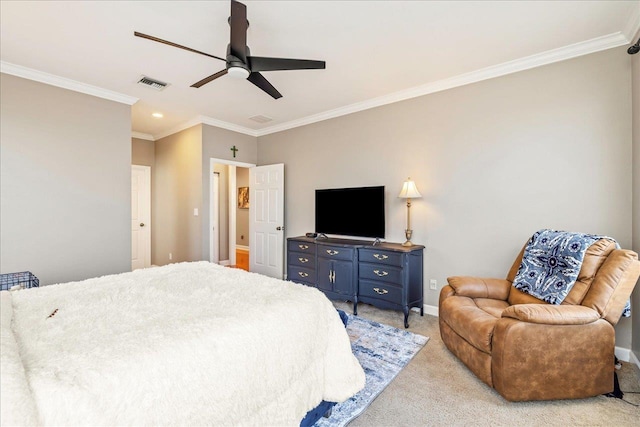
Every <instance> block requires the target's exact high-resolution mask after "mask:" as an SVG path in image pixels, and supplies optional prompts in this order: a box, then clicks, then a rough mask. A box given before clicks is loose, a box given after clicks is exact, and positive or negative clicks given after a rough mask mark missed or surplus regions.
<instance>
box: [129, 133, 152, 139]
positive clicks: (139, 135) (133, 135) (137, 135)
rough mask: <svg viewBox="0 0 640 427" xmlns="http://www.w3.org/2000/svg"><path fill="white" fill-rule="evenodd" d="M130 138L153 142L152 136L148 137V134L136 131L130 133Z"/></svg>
mask: <svg viewBox="0 0 640 427" xmlns="http://www.w3.org/2000/svg"><path fill="white" fill-rule="evenodd" d="M131 138H138V139H146V140H147V141H155V138H154V137H153V135H149V134H148V133H142V132H136V131H132V132H131Z"/></svg>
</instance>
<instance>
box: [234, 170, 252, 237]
mask: <svg viewBox="0 0 640 427" xmlns="http://www.w3.org/2000/svg"><path fill="white" fill-rule="evenodd" d="M248 186H249V169H248V168H236V194H238V190H237V189H238V188H239V187H248ZM249 204H251V200H249ZM236 245H242V246H249V209H240V208H239V207H238V205H237V204H236Z"/></svg>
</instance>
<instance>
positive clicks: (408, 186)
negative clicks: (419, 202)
mask: <svg viewBox="0 0 640 427" xmlns="http://www.w3.org/2000/svg"><path fill="white" fill-rule="evenodd" d="M398 197H399V198H401V199H417V198H420V197H422V194H420V192H419V191H418V189H417V188H416V183H415V182H413V181H411V178H409V179H407V180H406V181H405V182H404V184H402V191H400V194H399V195H398Z"/></svg>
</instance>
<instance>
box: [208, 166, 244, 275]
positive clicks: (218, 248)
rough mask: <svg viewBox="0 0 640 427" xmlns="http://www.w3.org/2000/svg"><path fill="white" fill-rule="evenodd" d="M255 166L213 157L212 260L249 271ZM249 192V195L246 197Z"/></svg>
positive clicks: (210, 252)
mask: <svg viewBox="0 0 640 427" xmlns="http://www.w3.org/2000/svg"><path fill="white" fill-rule="evenodd" d="M254 166H255V165H253V164H250V163H241V162H235V161H231V160H223V159H213V158H212V159H210V168H209V179H210V199H209V200H210V209H209V224H210V231H211V232H210V234H209V236H210V238H209V240H210V242H209V246H210V250H209V254H210V256H209V258H210V259H209V260H210V261H211V262H215V263H217V264H220V265H229V266H234V267H238V268H243V269H245V270H247V271H248V270H249V257H250V254H249V204H250V200H248V192H247V190H248V187H249V168H251V167H254ZM244 194H247V198H245V197H244Z"/></svg>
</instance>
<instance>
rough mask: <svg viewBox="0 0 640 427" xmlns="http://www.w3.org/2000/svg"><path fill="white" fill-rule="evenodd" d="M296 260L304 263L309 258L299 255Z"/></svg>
mask: <svg viewBox="0 0 640 427" xmlns="http://www.w3.org/2000/svg"><path fill="white" fill-rule="evenodd" d="M298 261H300V262H301V263H303V264H304V263H305V262H309V259H308V258H302V257H300V258H298Z"/></svg>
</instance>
